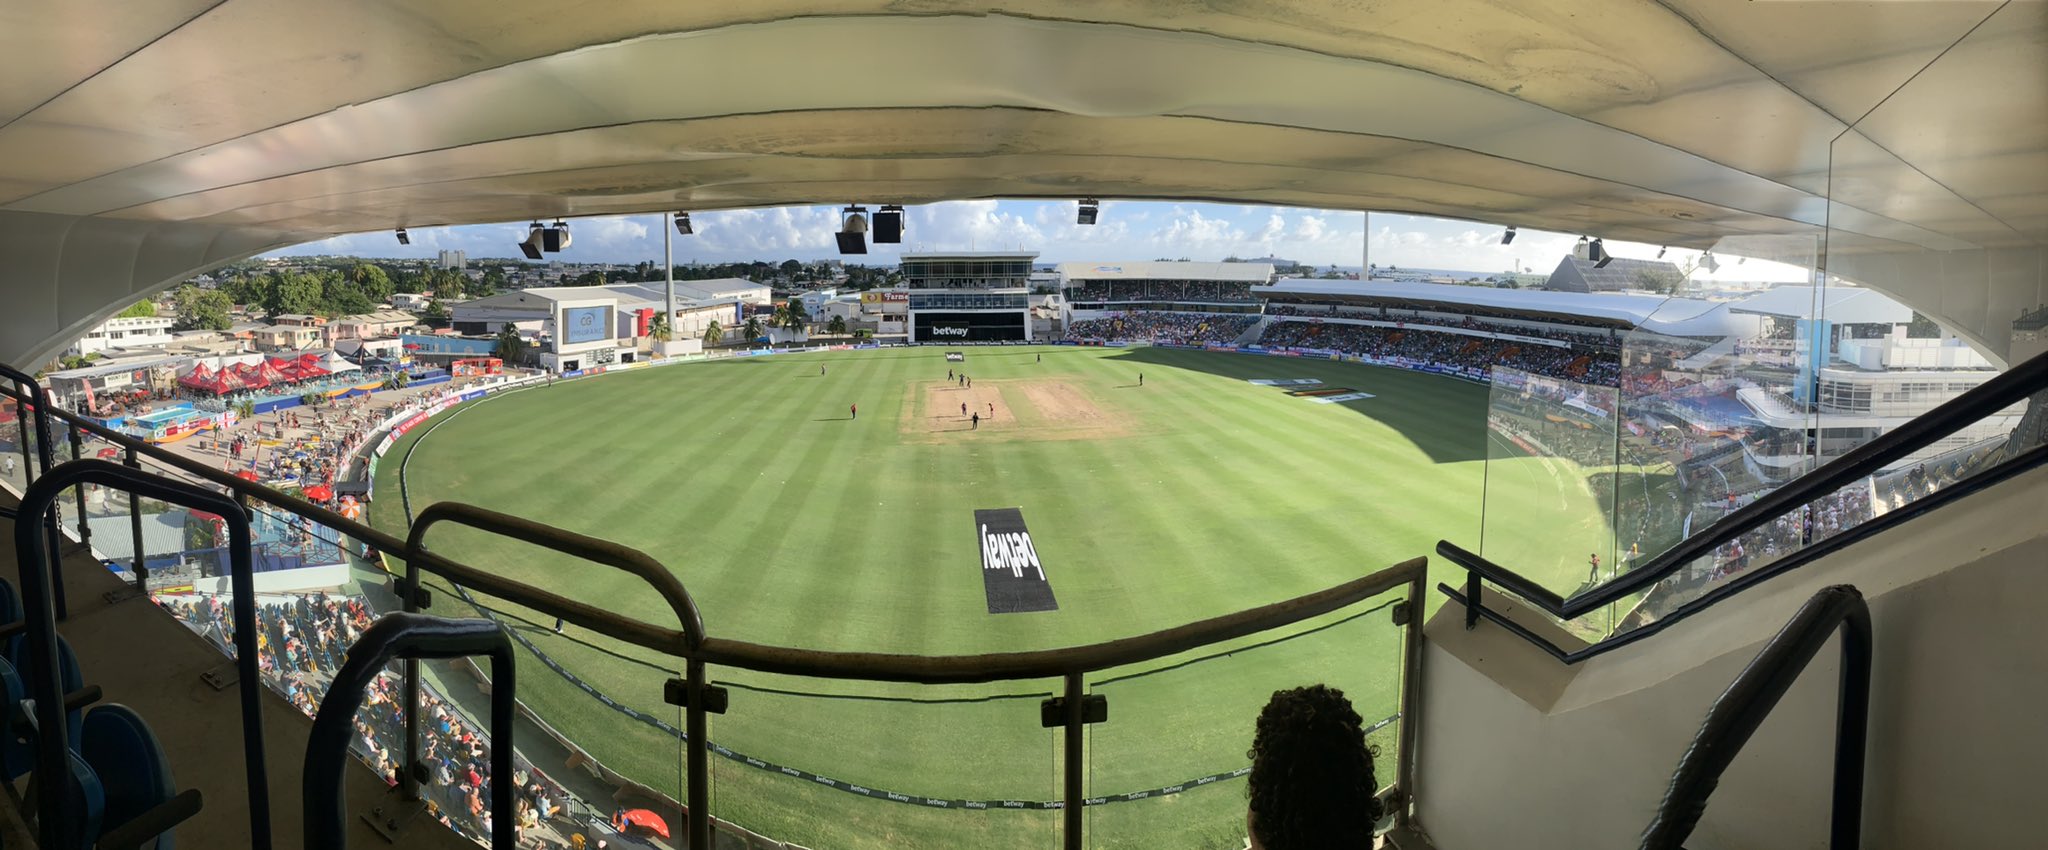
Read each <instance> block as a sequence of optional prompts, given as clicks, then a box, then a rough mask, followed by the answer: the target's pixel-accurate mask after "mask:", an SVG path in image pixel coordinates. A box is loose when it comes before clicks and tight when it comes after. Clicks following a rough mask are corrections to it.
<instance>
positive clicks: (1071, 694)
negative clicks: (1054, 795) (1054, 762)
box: [1060, 673, 1088, 850]
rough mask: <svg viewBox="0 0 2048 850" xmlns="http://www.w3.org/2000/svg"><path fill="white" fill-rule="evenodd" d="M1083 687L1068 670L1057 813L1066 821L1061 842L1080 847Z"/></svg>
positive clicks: (1073, 848) (1070, 849)
mask: <svg viewBox="0 0 2048 850" xmlns="http://www.w3.org/2000/svg"><path fill="white" fill-rule="evenodd" d="M1086 691H1087V688H1086V686H1085V684H1084V683H1083V682H1082V680H1081V674H1080V673H1068V674H1067V696H1066V704H1065V706H1064V707H1065V708H1066V724H1065V729H1066V740H1065V744H1066V747H1065V752H1066V758H1065V763H1064V764H1062V765H1061V768H1062V773H1063V778H1064V780H1065V781H1064V782H1063V783H1062V788H1061V789H1060V800H1061V805H1062V806H1064V807H1065V808H1064V809H1063V810H1062V811H1061V813H1060V814H1061V818H1062V820H1063V821H1064V823H1065V829H1064V830H1063V832H1064V835H1062V836H1061V846H1063V847H1065V848H1066V850H1081V848H1082V847H1084V846H1086V845H1085V843H1084V838H1085V837H1086V836H1084V835H1083V834H1082V827H1081V817H1082V811H1081V810H1082V809H1083V808H1085V807H1086V804H1087V798H1086V796H1085V795H1086V793H1087V792H1086V791H1085V790H1083V787H1082V778H1083V775H1084V774H1083V770H1084V769H1085V768H1086V767H1087V763H1086V761H1085V758H1084V756H1083V753H1082V744H1083V743H1084V742H1083V739H1082V736H1083V735H1085V734H1087V729H1088V727H1087V726H1086V725H1085V724H1086V718H1087V714H1086V708H1085V706H1083V705H1082V703H1084V702H1086V699H1085V697H1086Z"/></svg>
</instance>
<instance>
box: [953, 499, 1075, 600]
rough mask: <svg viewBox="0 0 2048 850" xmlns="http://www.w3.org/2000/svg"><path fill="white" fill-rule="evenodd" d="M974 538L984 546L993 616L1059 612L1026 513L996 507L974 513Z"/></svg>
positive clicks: (984, 580)
mask: <svg viewBox="0 0 2048 850" xmlns="http://www.w3.org/2000/svg"><path fill="white" fill-rule="evenodd" d="M974 533H975V538H976V539H977V540H978V541H980V543H981V582H982V588H983V590H984V591H986V592H987V594H988V612H989V613H991V614H1018V613H1024V612H1029V611H1057V610H1059V607H1060V606H1059V603H1058V602H1056V601H1054V600H1053V596H1052V584H1051V583H1050V582H1047V581H1046V580H1045V567H1044V566H1043V565H1042V564H1040V563H1039V560H1038V549H1037V547H1035V546H1033V545H1031V531H1030V530H1029V529H1027V528H1025V527H1024V512H1023V511H1022V510H1019V509H1017V508H993V509H984V510H978V511H975V512H974Z"/></svg>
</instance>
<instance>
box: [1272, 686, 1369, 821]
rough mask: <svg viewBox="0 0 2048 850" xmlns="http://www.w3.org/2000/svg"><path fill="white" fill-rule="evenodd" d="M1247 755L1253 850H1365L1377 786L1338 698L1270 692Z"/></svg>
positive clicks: (1354, 719)
mask: <svg viewBox="0 0 2048 850" xmlns="http://www.w3.org/2000/svg"><path fill="white" fill-rule="evenodd" d="M1246 755H1247V756H1249V757H1250V758H1251V760H1252V772H1251V780H1250V782H1249V784H1248V786H1247V791H1248V793H1249V795H1250V797H1251V804H1250V806H1249V809H1248V811H1247V812H1246V814H1245V826H1246V830H1247V831H1248V832H1249V833H1250V834H1251V846H1252V850H1340V848H1344V849H1345V850H1348V848H1360V850H1363V848H1369V847H1371V846H1372V840H1373V825H1374V824H1376V823H1378V822H1379V819H1380V815H1381V811H1380V808H1381V807H1380V802H1379V799H1378V798H1377V797H1375V796H1374V794H1375V793H1376V792H1377V791H1378V790H1379V783H1378V782H1376V781H1375V780H1374V779H1373V772H1372V768H1373V765H1372V760H1373V752H1372V750H1371V749H1370V748H1368V747H1366V745H1365V724H1364V720H1362V719H1361V718H1360V717H1359V716H1358V712H1357V711H1355V710H1353V709H1352V707H1351V701H1350V700H1349V699H1346V698H1345V697H1344V692H1343V691H1340V690H1337V689H1336V688H1332V687H1330V686H1328V685H1309V686H1307V687H1300V688H1293V689H1290V690H1284V691H1275V692H1273V698H1272V700H1270V701H1268V702H1267V703H1266V707H1265V709H1264V710H1262V711H1260V712H1259V720H1258V725H1257V728H1256V732H1255V734H1254V737H1253V738H1252V748H1251V751H1250V752H1249V753H1246Z"/></svg>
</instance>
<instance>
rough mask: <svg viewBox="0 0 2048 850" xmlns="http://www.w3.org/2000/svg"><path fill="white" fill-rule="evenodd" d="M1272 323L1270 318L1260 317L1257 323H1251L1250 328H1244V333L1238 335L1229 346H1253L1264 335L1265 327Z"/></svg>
mask: <svg viewBox="0 0 2048 850" xmlns="http://www.w3.org/2000/svg"><path fill="white" fill-rule="evenodd" d="M1272 323H1273V317H1272V316H1260V317H1259V320H1258V321H1256V322H1253V323H1252V326H1251V327H1249V328H1245V329H1244V333H1241V334H1238V335H1237V339H1235V340H1232V341H1231V343H1230V344H1231V345H1234V346H1237V347H1238V348H1243V347H1245V346H1247V345H1252V344H1255V343H1257V342H1258V341H1259V337H1261V336H1264V335H1265V333H1266V326H1267V325H1270V324H1272Z"/></svg>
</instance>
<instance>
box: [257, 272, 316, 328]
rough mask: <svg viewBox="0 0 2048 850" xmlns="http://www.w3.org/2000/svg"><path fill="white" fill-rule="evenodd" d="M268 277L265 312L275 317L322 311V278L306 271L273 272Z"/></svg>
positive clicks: (264, 302) (264, 304) (264, 303)
mask: <svg viewBox="0 0 2048 850" xmlns="http://www.w3.org/2000/svg"><path fill="white" fill-rule="evenodd" d="M268 277H269V278H270V283H269V286H268V291H266V292H264V293H263V295H264V301H263V312H264V313H266V314H268V315H270V316H271V317H273V318H275V317H277V316H283V315H288V314H295V313H296V314H311V313H317V312H319V311H320V302H321V294H322V293H321V290H322V288H323V287H322V284H321V282H320V278H318V277H315V276H313V275H310V274H306V273H305V272H272V273H270V275H268Z"/></svg>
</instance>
